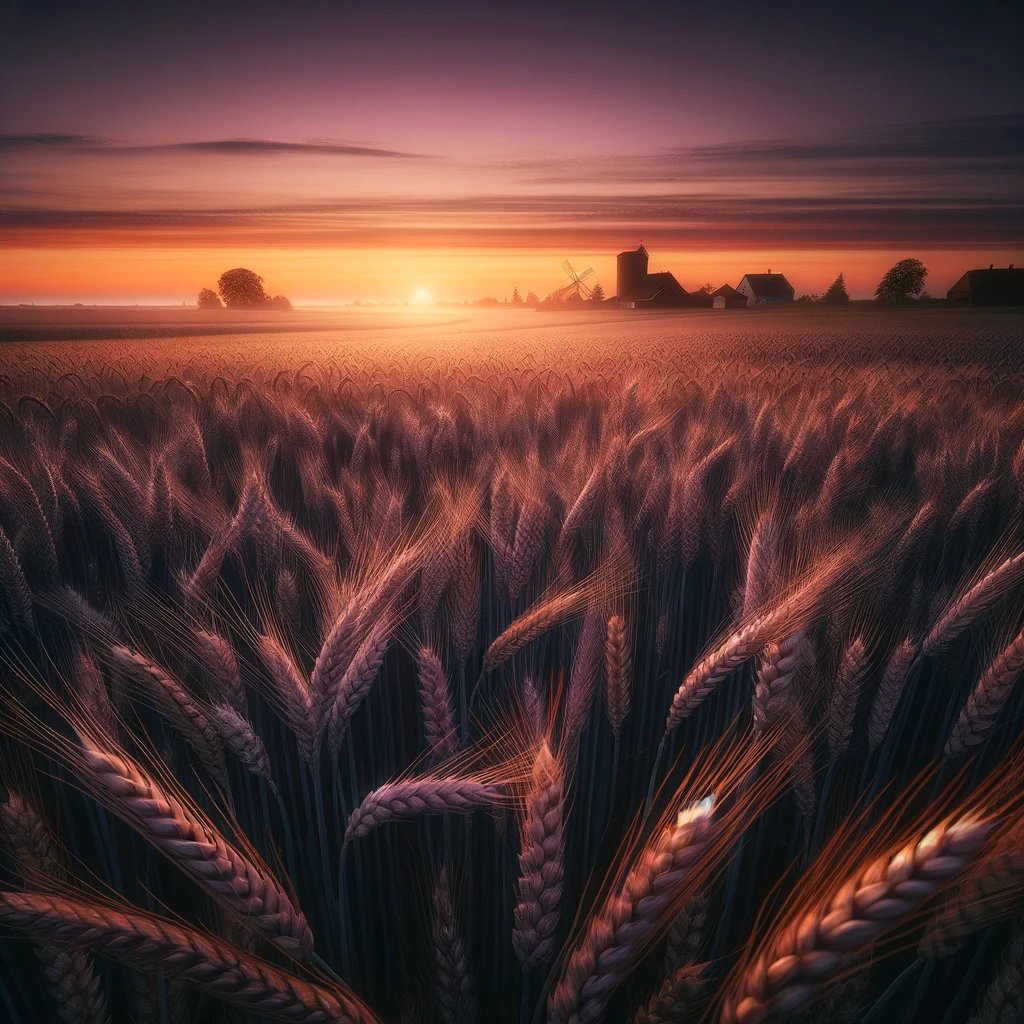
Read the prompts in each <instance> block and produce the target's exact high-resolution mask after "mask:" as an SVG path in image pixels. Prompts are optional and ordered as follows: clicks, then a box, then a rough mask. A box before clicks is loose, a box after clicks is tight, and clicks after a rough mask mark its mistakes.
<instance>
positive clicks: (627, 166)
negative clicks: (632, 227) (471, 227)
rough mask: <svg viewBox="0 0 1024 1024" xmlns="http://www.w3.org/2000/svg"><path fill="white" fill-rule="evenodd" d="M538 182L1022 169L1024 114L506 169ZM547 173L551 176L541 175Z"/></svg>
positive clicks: (545, 162)
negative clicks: (528, 176) (526, 175)
mask: <svg viewBox="0 0 1024 1024" xmlns="http://www.w3.org/2000/svg"><path fill="white" fill-rule="evenodd" d="M504 166H505V167H507V168H508V169H509V170H513V171H519V172H523V173H526V174H531V173H532V175H533V176H532V177H531V178H530V180H531V181H532V182H533V183H534V184H556V183H564V182H566V181H569V180H577V181H579V180H585V181H592V182H593V181H608V182H641V181H647V182H653V183H659V182H667V181H679V182H683V181H692V180H702V179H706V178H709V177H714V178H717V179H720V180H731V179H735V178H749V177H751V176H760V177H764V178H768V179H772V180H775V179H778V178H780V177H788V176H797V177H800V178H803V179H805V180H806V179H808V178H820V179H823V180H827V179H834V178H836V177H843V176H849V175H851V174H854V173H856V174H859V175H876V176H877V175H883V174H890V175H891V174H901V175H906V176H908V177H911V176H914V177H935V176H943V175H944V176H947V177H948V176H950V175H951V174H956V173H970V172H972V171H973V172H975V173H986V172H990V171H993V170H996V171H998V170H1001V169H1006V170H1015V171H1020V170H1024V114H1010V115H995V116H986V117H976V118H960V119H956V120H947V121H924V122H912V123H905V124H893V125H882V126H877V127H870V128H861V129H855V130H847V131H843V132H836V133H831V134H827V135H822V136H818V137H814V138H803V139H750V140H743V141H738V142H729V143H722V144H719V145H711V146H674V147H670V148H667V149H663V150H659V151H656V152H652V153H640V154H637V153H632V154H629V153H627V154H622V153H609V154H606V155H604V156H598V157H596V158H593V159H588V160H586V161H579V160H567V159H565V158H553V159H550V160H537V161H530V162H523V161H516V162H513V163H510V164H506V165H504ZM544 172H548V173H546V174H545V173H544Z"/></svg>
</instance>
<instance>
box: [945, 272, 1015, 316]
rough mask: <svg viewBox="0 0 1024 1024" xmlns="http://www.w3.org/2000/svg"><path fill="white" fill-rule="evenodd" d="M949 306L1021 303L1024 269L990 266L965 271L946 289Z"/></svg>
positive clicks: (1012, 304) (1010, 304)
mask: <svg viewBox="0 0 1024 1024" xmlns="http://www.w3.org/2000/svg"><path fill="white" fill-rule="evenodd" d="M946 303H947V305H950V306H1024V270H1019V269H1014V266H1013V264H1012V263H1011V264H1010V265H1009V267H995V266H991V265H990V266H989V268H988V270H968V271H967V273H965V274H964V275H963V277H961V278H960V280H959V281H957V283H956V284H955V285H953V287H952V288H950V289H949V291H948V292H946Z"/></svg>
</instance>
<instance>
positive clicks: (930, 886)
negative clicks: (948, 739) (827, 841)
mask: <svg viewBox="0 0 1024 1024" xmlns="http://www.w3.org/2000/svg"><path fill="white" fill-rule="evenodd" d="M990 830H991V824H989V823H986V822H983V821H977V820H974V819H973V818H970V817H966V818H961V819H960V820H958V821H956V822H954V823H952V824H947V825H940V826H938V827H937V828H935V829H933V830H932V831H931V832H929V833H928V834H927V835H926V836H924V838H922V839H920V840H915V841H914V842H911V843H909V844H908V845H907V846H904V847H903V848H902V849H900V850H899V851H898V852H896V853H895V854H892V855H888V856H885V857H881V858H879V859H877V860H874V861H871V862H870V863H869V864H868V865H867V867H865V868H864V869H862V870H861V871H859V872H857V874H855V875H854V876H853V877H852V878H850V879H848V880H847V881H845V882H843V884H842V885H840V886H839V887H838V888H837V889H836V890H835V891H834V893H833V895H832V896H831V897H830V898H829V899H828V900H827V901H826V902H825V903H823V904H822V905H820V906H818V907H816V908H815V909H813V910H811V911H808V912H807V913H805V914H803V915H801V916H800V917H798V918H796V919H795V920H793V921H792V922H790V923H789V924H787V925H786V926H785V927H784V928H783V929H782V930H780V931H779V932H778V933H777V934H776V936H775V937H774V938H773V939H772V940H771V942H770V945H769V946H768V948H767V949H765V950H764V952H762V953H761V954H760V955H759V956H758V957H757V959H756V960H755V961H754V963H753V964H751V965H750V966H748V967H747V968H746V969H745V970H744V971H743V972H742V974H741V975H740V976H739V978H738V981H737V983H736V984H735V986H734V987H733V990H732V991H731V992H730V993H729V994H728V995H727V997H726V1000H725V1004H724V1006H723V1010H722V1021H723V1024H760V1022H761V1021H763V1020H769V1019H776V1020H789V1019H791V1018H792V1015H793V1014H794V1013H795V1012H796V1011H797V1010H798V1009H800V1007H802V1006H803V1005H804V1004H806V1003H807V1002H809V1001H810V1000H811V999H813V998H814V996H815V995H816V994H817V993H818V992H819V991H820V990H821V989H822V988H823V987H824V986H826V985H827V984H828V982H829V980H830V979H831V978H832V976H834V975H835V974H836V973H837V972H838V971H840V970H841V968H842V967H843V965H844V964H845V963H846V962H847V961H849V960H850V959H851V958H852V957H853V956H855V955H856V954H857V953H859V952H860V951H861V950H864V949H866V948H867V947H869V946H870V945H872V944H873V943H874V942H875V941H876V940H877V939H878V938H880V937H881V936H882V935H883V934H885V932H887V931H889V930H890V929H892V928H894V927H896V926H897V925H899V924H900V923H901V922H902V921H904V920H905V919H906V918H907V917H908V916H909V915H910V914H912V913H913V912H914V911H915V910H917V909H918V908H919V907H920V906H921V904H922V903H924V901H925V900H927V899H928V898H929V897H930V896H931V895H932V893H934V892H935V890H936V889H937V888H938V887H939V886H940V885H942V884H943V883H944V882H947V881H949V879H951V878H953V877H955V876H956V875H958V874H959V873H960V872H962V871H963V870H964V869H965V868H966V867H967V866H968V865H969V864H970V863H971V862H972V861H973V859H974V858H975V857H976V856H977V855H978V852H979V851H980V850H981V848H982V846H983V844H984V842H985V840H986V838H987V837H988V834H989V832H990Z"/></svg>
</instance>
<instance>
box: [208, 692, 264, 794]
mask: <svg viewBox="0 0 1024 1024" xmlns="http://www.w3.org/2000/svg"><path fill="white" fill-rule="evenodd" d="M210 718H211V719H212V721H213V725H214V728H215V729H216V730H217V732H218V734H219V735H220V738H221V739H222V740H223V741H224V746H225V747H227V749H228V750H230V751H231V753H232V754H234V755H235V757H237V758H238V760H239V761H240V762H241V763H242V764H243V765H244V766H245V769H246V771H249V772H251V773H252V774H253V775H261V776H262V777H263V778H264V779H266V780H267V782H271V781H273V780H272V776H271V774H270V757H269V756H268V754H267V748H266V746H264V743H263V740H261V739H260V737H259V734H258V733H257V732H256V730H255V729H254V728H253V725H252V722H250V721H249V720H248V719H247V718H243V717H242V716H241V715H240V714H239V713H238V712H237V711H236V710H235V708H234V707H233V706H232V705H231V704H214V705H213V707H212V708H210Z"/></svg>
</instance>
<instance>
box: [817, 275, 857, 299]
mask: <svg viewBox="0 0 1024 1024" xmlns="http://www.w3.org/2000/svg"><path fill="white" fill-rule="evenodd" d="M849 302H850V293H849V292H848V291H847V290H846V280H845V278H844V277H843V275H842V274H840V275H839V276H838V277H837V278H836V279H835V280H834V281H833V282H832V283H831V284H830V285H829V286H828V288H827V289H826V291H825V294H824V295H822V297H821V304H822V305H823V306H846V305H849Z"/></svg>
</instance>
